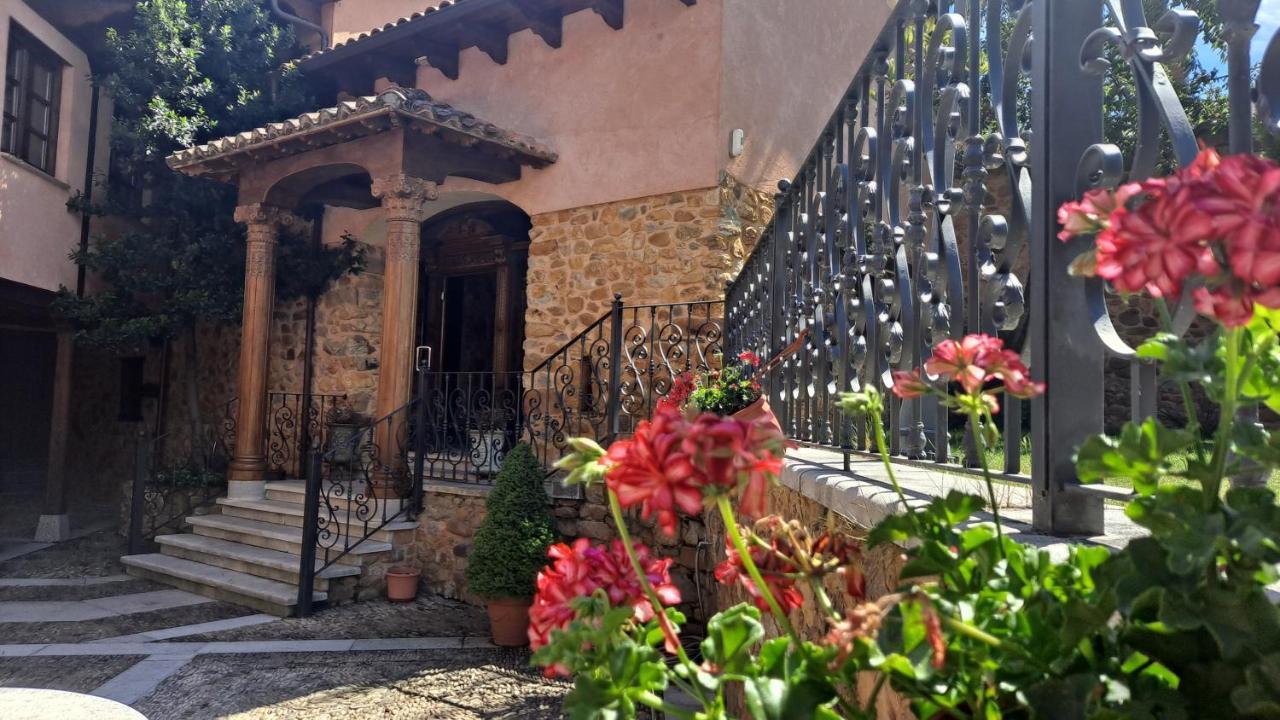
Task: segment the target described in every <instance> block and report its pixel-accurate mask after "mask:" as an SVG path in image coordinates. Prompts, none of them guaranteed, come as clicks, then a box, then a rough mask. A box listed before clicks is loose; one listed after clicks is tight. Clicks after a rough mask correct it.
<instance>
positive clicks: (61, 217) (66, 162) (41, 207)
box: [0, 0, 111, 290]
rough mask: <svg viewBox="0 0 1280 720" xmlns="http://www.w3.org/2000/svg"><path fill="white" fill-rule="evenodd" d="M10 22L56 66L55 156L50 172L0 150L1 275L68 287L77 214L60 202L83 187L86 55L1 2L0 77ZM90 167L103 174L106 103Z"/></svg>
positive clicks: (16, 5) (22, 8)
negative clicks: (54, 57)
mask: <svg viewBox="0 0 1280 720" xmlns="http://www.w3.org/2000/svg"><path fill="white" fill-rule="evenodd" d="M14 23H17V24H18V25H21V26H22V28H23V29H25V30H26V31H27V32H29V33H31V34H32V35H34V36H35V37H36V38H37V39H38V40H40V41H41V42H43V43H44V44H45V45H46V46H48V47H49V48H50V49H51V50H53V51H54V52H55V53H57V54H58V55H59V56H60V57H61V58H62V59H63V60H64V61H66V63H67V65H66V66H65V67H64V68H63V71H62V99H61V108H60V113H59V120H58V143H57V156H56V161H55V169H54V174H53V177H50V176H49V175H46V174H45V173H42V172H40V171H38V170H36V169H34V168H32V167H30V166H28V165H26V164H25V163H22V162H21V161H19V160H17V159H16V158H13V157H11V156H8V155H2V156H0V277H2V278H5V279H7V280H13V281H16V282H20V283H23V284H25V285H30V286H32V287H38V288H43V289H46V290H57V289H58V286H59V285H66V286H68V287H75V282H76V268H75V265H74V264H73V263H72V262H71V261H70V260H68V259H67V254H68V253H69V252H71V251H72V250H73V249H75V247H76V245H77V243H78V242H79V239H80V218H79V216H78V215H75V214H72V213H70V212H68V211H67V207H66V205H67V200H68V199H69V198H70V197H71V196H72V195H73V194H74V192H76V191H78V190H82V189H83V187H84V174H85V173H84V170H85V162H86V159H87V157H88V145H89V138H88V135H89V114H90V112H89V111H90V108H91V104H92V94H93V91H92V88H91V86H90V84H89V80H88V77H89V73H90V68H89V60H88V58H86V57H85V55H84V53H82V52H81V51H80V50H79V49H78V48H77V47H76V46H75V45H73V44H72V43H71V41H70V40H68V39H67V38H66V37H64V36H63V35H62V34H61V33H59V32H58V31H57V30H56V29H54V28H53V26H52V25H50V24H49V23H47V22H45V21H44V20H43V19H42V18H41V17H40V16H39V15H36V13H35V11H33V10H32V9H31V8H30V7H28V6H27V5H26V4H25V3H23V2H20V1H18V0H10V1H8V2H4V3H0V77H4V73H5V71H6V68H5V66H6V64H7V60H8V56H9V52H8V45H9V31H10V27H11V26H12V24H14ZM99 117H100V118H101V122H99V123H98V138H99V139H98V152H97V155H96V158H95V163H94V164H95V166H96V168H97V172H98V173H99V174H102V173H105V171H106V167H107V158H108V147H109V145H108V139H109V137H110V127H111V124H110V117H111V103H110V102H102V103H100V105H99Z"/></svg>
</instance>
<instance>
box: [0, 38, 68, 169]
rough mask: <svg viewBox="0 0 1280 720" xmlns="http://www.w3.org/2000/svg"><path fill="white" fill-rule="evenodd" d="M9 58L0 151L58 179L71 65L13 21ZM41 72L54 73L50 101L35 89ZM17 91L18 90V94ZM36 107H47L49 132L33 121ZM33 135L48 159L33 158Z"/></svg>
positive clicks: (0, 110) (0, 115)
mask: <svg viewBox="0 0 1280 720" xmlns="http://www.w3.org/2000/svg"><path fill="white" fill-rule="evenodd" d="M5 56H6V64H5V73H4V78H3V82H4V102H3V107H0V152H4V153H7V154H9V155H12V156H13V157H16V158H18V159H19V160H21V161H23V162H24V163H26V164H27V165H30V166H31V167H33V168H35V169H36V170H39V171H40V172H42V173H45V174H46V175H49V176H50V177H54V176H55V173H56V171H57V167H58V130H59V123H60V120H61V110H62V75H63V71H64V70H66V68H67V62H66V61H65V60H63V59H62V57H61V56H59V55H58V54H57V53H56V52H54V51H53V50H52V49H50V48H49V46H47V45H45V44H44V43H42V42H40V40H39V39H38V38H37V37H36V36H35V35H33V34H32V33H31V32H30V31H29V30H27V29H25V28H23V27H22V26H21V25H19V24H18V23H16V22H13V21H10V23H9V44H8V47H7V48H6V51H5ZM15 68H16V69H15ZM37 69H45V70H47V71H48V72H49V74H50V83H49V84H50V86H51V87H50V92H49V97H48V98H45V97H42V96H41V95H40V94H39V93H38V91H37V89H36V87H35V84H36V83H35V80H36V72H37ZM14 88H16V89H17V93H16V95H15V94H14V92H13V90H14ZM15 98H16V100H15ZM11 100H14V102H11ZM15 105H16V107H15ZM33 105H41V106H44V108H45V109H46V110H47V112H48V113H49V121H48V131H47V132H45V131H44V129H42V128H39V127H37V126H36V125H35V123H33V122H32V121H31V120H32V118H31V108H32V107H33ZM6 129H8V130H9V142H8V143H5V142H4V131H5V130H6ZM33 136H35V137H36V138H38V139H39V140H41V141H43V142H44V145H45V152H44V158H33V157H31V145H32V139H33Z"/></svg>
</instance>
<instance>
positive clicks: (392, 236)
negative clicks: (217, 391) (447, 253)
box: [169, 87, 556, 499]
mask: <svg viewBox="0 0 1280 720" xmlns="http://www.w3.org/2000/svg"><path fill="white" fill-rule="evenodd" d="M555 159H556V155H555V153H553V152H552V151H550V150H549V149H547V148H545V147H543V146H542V145H541V144H539V143H538V142H536V141H534V140H532V139H529V138H525V137H522V136H520V135H517V134H515V133H511V132H508V131H505V130H503V129H501V128H498V127H497V126H495V125H492V124H490V123H486V122H484V121H482V120H479V119H477V118H475V117H474V116H472V115H469V114H467V113H463V112H460V111H458V110H456V109H454V108H452V107H451V106H449V105H447V104H444V103H439V102H436V101H434V100H433V99H432V98H431V96H430V95H428V94H427V93H426V92H425V91H422V90H418V89H409V88H400V87H391V88H388V89H386V90H384V91H382V92H381V93H379V94H377V95H372V96H367V97H361V98H356V99H353V100H347V101H344V102H342V103H340V104H339V105H337V106H336V107H332V108H326V109H324V110H319V111H317V112H312V113H308V114H306V115H303V116H301V117H298V118H294V119H291V120H287V121H284V122H279V123H273V124H271V125H268V126H265V127H263V128H259V129H257V130H252V131H249V132H245V133H241V134H239V135H235V136H232V137H228V138H224V139H221V140H216V141H214V142H211V143H208V144H206V145H201V146H198V147H195V148H191V149H188V150H184V151H182V152H179V153H177V154H175V155H173V156H172V157H170V158H169V164H170V166H171V167H173V168H174V169H176V170H178V171H180V172H183V173H186V174H189V175H197V176H205V177H210V178H213V179H217V180H220V181H223V182H229V183H234V184H236V185H237V187H238V191H239V207H238V208H237V211H236V221H237V222H239V223H242V224H243V225H244V226H245V228H246V242H247V243H248V248H247V261H246V264H245V294H244V310H243V326H242V335H241V346H240V359H239V370H238V386H239V397H240V402H239V404H238V411H237V417H236V438H235V448H234V451H233V455H232V459H231V465H230V469H229V470H230V471H229V476H228V481H229V482H228V497H230V498H250V499H251V498H261V497H263V495H264V489H265V479H266V478H265V474H266V471H267V460H266V451H265V422H264V420H265V414H266V405H265V404H266V401H267V365H268V346H269V335H270V327H271V313H272V309H273V305H274V301H275V292H274V290H275V268H274V263H275V253H276V244H277V239H278V238H279V236H280V235H281V233H286V232H297V231H299V230H300V229H301V227H302V225H303V224H304V221H303V220H301V219H300V215H301V214H302V213H301V211H302V210H304V209H306V208H309V207H315V206H336V207H348V208H357V209H369V208H376V207H381V208H382V210H383V212H384V213H385V223H386V267H385V272H384V275H383V287H382V323H381V325H382V333H381V348H380V350H379V370H378V373H379V375H378V385H377V394H376V402H375V407H374V410H373V416H374V419H375V420H376V419H378V418H384V417H387V416H389V415H391V414H392V413H393V411H395V410H396V409H397V408H398V407H400V406H402V405H403V404H405V403H406V402H407V401H408V400H409V395H410V392H411V386H412V377H413V363H414V346H415V340H416V333H417V328H418V317H417V311H418V304H419V283H420V280H419V272H420V255H421V234H420V233H421V225H422V223H423V221H424V220H425V219H426V218H427V217H428V216H429V215H430V214H431V203H432V202H433V201H435V200H437V199H438V197H439V190H438V185H439V183H442V182H444V180H445V178H447V177H450V176H456V177H464V178H469V179H472V180H477V181H480V182H484V183H490V184H501V183H505V182H509V181H513V180H517V179H519V178H520V176H521V173H522V171H523V169H524V168H525V167H531V168H541V167H545V166H546V165H549V164H550V163H552V162H554V161H555ZM402 423H403V418H400V419H396V420H393V421H391V422H386V423H383V424H381V425H379V427H378V430H377V432H378V436H376V437H375V438H374V446H375V447H376V448H377V451H376V452H377V454H378V458H377V462H378V465H379V466H380V467H382V468H384V469H387V470H390V469H392V468H393V467H394V466H395V464H396V463H397V462H403V461H402V460H398V459H397V455H396V453H395V452H394V445H395V438H396V437H397V436H398V434H399V433H400V431H401V427H400V425H401V424H402ZM385 490H386V488H385V487H375V488H374V492H375V493H377V494H379V495H384V494H385Z"/></svg>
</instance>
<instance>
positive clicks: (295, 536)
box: [187, 515, 392, 565]
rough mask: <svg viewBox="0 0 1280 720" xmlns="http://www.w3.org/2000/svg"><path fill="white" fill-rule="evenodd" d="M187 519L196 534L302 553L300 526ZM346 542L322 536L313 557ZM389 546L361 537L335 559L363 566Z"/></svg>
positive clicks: (206, 517) (217, 517)
mask: <svg viewBox="0 0 1280 720" xmlns="http://www.w3.org/2000/svg"><path fill="white" fill-rule="evenodd" d="M187 522H188V523H189V524H190V525H191V528H192V530H193V531H194V532H195V534H196V535H203V536H205V537H214V538H218V539H221V540H230V541H231V542H237V543H242V544H244V545H253V546H254V547H260V548H266V549H267V550H279V551H281V552H286V553H289V554H291V555H300V554H301V552H302V528H300V527H293V526H291V525H277V524H275V523H267V522H261V521H259V520H249V519H247V518H241V517H232V516H230V515H196V516H192V517H189V518H187ZM355 540H356V538H352V542H354V541H355ZM346 541H347V538H345V537H334V538H331V539H330V542H325V541H324V539H323V538H322V539H321V540H320V542H319V543H317V544H318V545H321V547H320V548H318V549H317V550H316V559H317V560H322V559H324V557H325V551H324V549H323V548H324V547H326V546H327V547H330V548H332V550H330V554H331V555H336V554H337V553H338V552H341V549H342V547H343V546H345V545H346ZM391 547H392V546H391V543H388V542H381V541H378V540H365V541H364V542H361V543H358V544H356V545H355V546H354V547H352V548H351V551H350V552H349V553H347V554H346V555H343V556H342V557H341V558H338V563H339V564H343V565H364V564H366V563H367V562H372V561H374V560H376V559H378V556H379V555H380V554H381V553H385V552H387V551H388V550H391Z"/></svg>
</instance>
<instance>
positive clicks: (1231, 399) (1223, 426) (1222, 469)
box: [1203, 328, 1242, 510]
mask: <svg viewBox="0 0 1280 720" xmlns="http://www.w3.org/2000/svg"><path fill="white" fill-rule="evenodd" d="M1240 336H1241V329H1240V328H1230V329H1228V330H1227V331H1226V335H1225V337H1224V340H1225V342H1226V344H1227V358H1226V373H1225V375H1226V378H1225V379H1224V382H1223V388H1222V405H1221V408H1220V411H1219V413H1218V414H1219V417H1218V432H1217V436H1216V438H1215V439H1214V444H1213V464H1212V468H1213V472H1212V474H1211V475H1210V477H1209V480H1208V482H1207V484H1205V485H1204V487H1203V489H1204V502H1205V507H1206V508H1207V509H1209V510H1212V509H1213V508H1215V507H1217V505H1218V494H1219V493H1220V492H1221V491H1222V480H1223V476H1224V475H1225V474H1226V469H1227V458H1228V456H1229V455H1230V453H1229V452H1228V450H1229V448H1230V447H1231V428H1232V425H1233V424H1234V422H1235V419H1236V405H1237V403H1238V401H1239V399H1240V384H1241V382H1242V377H1241V373H1240V370H1241V368H1240V367H1239V365H1240Z"/></svg>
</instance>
